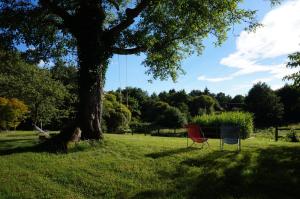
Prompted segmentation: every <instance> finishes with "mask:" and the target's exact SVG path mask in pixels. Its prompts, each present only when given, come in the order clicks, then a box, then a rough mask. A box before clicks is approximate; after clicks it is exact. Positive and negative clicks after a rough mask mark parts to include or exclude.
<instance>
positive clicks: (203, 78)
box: [198, 75, 232, 82]
mask: <svg viewBox="0 0 300 199" xmlns="http://www.w3.org/2000/svg"><path fill="white" fill-rule="evenodd" d="M230 79H232V77H231V76H228V77H220V78H208V77H206V76H204V75H202V76H199V77H198V80H203V81H208V82H222V81H225V80H230Z"/></svg>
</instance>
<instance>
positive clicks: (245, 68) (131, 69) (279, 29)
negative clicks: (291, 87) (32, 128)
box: [105, 0, 300, 96]
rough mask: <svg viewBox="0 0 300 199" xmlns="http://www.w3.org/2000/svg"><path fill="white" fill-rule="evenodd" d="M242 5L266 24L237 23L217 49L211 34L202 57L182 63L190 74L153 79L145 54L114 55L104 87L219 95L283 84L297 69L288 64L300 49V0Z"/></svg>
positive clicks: (255, 2) (249, 0)
mask: <svg viewBox="0 0 300 199" xmlns="http://www.w3.org/2000/svg"><path fill="white" fill-rule="evenodd" d="M241 6H242V7H244V8H249V9H254V10H258V13H257V19H258V20H259V21H260V22H261V23H262V24H263V25H264V26H263V27H262V28H260V29H258V30H257V31H256V32H255V33H247V32H245V31H243V28H244V27H245V25H243V24H242V25H236V26H235V27H234V32H233V31H232V30H231V31H229V34H228V36H229V37H228V40H227V41H226V42H225V43H224V44H223V45H222V46H221V47H215V46H214V45H213V41H214V40H213V38H207V39H206V40H205V41H204V43H205V46H206V49H205V50H204V52H203V54H202V55H201V56H196V55H193V56H191V57H189V58H187V59H185V60H184V61H183V63H182V67H183V69H184V70H185V71H186V74H185V75H181V76H180V77H179V78H178V80H177V82H176V83H174V82H172V81H171V80H168V81H159V80H155V81H153V82H152V83H149V82H148V80H149V79H151V77H150V76H147V75H145V71H146V69H145V68H144V66H143V65H142V64H141V62H142V61H143V58H144V57H143V55H141V56H127V57H126V56H114V58H113V59H112V61H111V64H110V67H109V69H108V72H107V80H106V85H105V90H115V89H117V88H119V87H120V86H121V87H122V88H124V87H125V86H131V87H139V88H142V89H143V90H146V91H148V93H149V94H151V93H153V92H156V93H158V92H161V91H164V90H166V91H167V90H170V89H176V90H181V89H185V90H186V91H187V92H189V91H191V90H193V89H200V90H203V89H204V88H205V87H207V88H208V89H209V90H210V91H212V92H214V93H218V92H224V93H226V94H230V95H232V96H234V95H236V94H243V95H245V94H247V92H248V90H249V89H250V88H251V86H252V85H253V84H254V83H256V82H258V81H263V82H266V83H267V84H269V85H270V86H271V87H272V88H273V89H277V88H279V87H281V86H282V85H284V82H283V81H282V77H283V76H285V75H287V74H289V73H292V72H293V71H292V70H291V69H286V67H285V63H286V61H287V55H288V54H290V53H292V52H295V51H300V15H299V14H298V12H299V11H300V0H289V1H284V3H282V4H281V5H279V6H276V7H271V6H270V2H269V1H265V0H255V1H253V0H247V1H245V3H243V4H241ZM126 60H127V61H126ZM126 63H127V64H126ZM126 65H127V81H126ZM119 68H120V69H119ZM119 74H120V75H119Z"/></svg>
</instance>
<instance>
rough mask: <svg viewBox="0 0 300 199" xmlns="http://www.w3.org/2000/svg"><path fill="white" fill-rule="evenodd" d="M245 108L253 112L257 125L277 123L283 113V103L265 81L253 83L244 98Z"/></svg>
mask: <svg viewBox="0 0 300 199" xmlns="http://www.w3.org/2000/svg"><path fill="white" fill-rule="evenodd" d="M245 103H246V109H247V111H249V112H252V113H253V114H254V121H255V124H256V125H257V126H260V127H269V126H274V125H278V124H279V123H280V122H281V120H282V116H283V113H284V107H283V104H282V103H281V101H280V98H279V97H278V96H276V94H275V92H274V91H273V90H272V89H271V88H270V87H269V86H268V85H267V84H265V83H261V82H259V83H257V84H255V85H254V86H253V87H252V88H251V89H250V91H249V93H248V95H247V96H246V99H245Z"/></svg>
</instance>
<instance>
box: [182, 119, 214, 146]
mask: <svg viewBox="0 0 300 199" xmlns="http://www.w3.org/2000/svg"><path fill="white" fill-rule="evenodd" d="M186 128H187V135H188V136H187V141H186V145H187V147H188V146H189V138H191V140H192V141H193V144H195V143H199V144H202V147H203V146H204V144H205V143H206V144H207V146H208V147H209V144H208V142H207V140H208V139H207V138H205V136H204V133H203V131H202V130H201V128H200V126H198V125H196V124H189V125H187V126H186ZM193 144H191V145H190V146H192V145H193Z"/></svg>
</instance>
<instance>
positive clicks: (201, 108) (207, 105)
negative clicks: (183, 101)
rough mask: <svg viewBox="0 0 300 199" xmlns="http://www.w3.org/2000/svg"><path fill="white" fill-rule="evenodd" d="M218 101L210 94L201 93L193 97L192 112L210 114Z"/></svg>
mask: <svg viewBox="0 0 300 199" xmlns="http://www.w3.org/2000/svg"><path fill="white" fill-rule="evenodd" d="M216 105H217V101H216V100H215V99H214V98H212V97H211V96H209V95H200V96H197V97H194V98H192V100H191V102H190V113H191V115H192V116H195V115H199V114H200V115H201V114H210V113H213V112H214V110H215V106H216Z"/></svg>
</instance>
